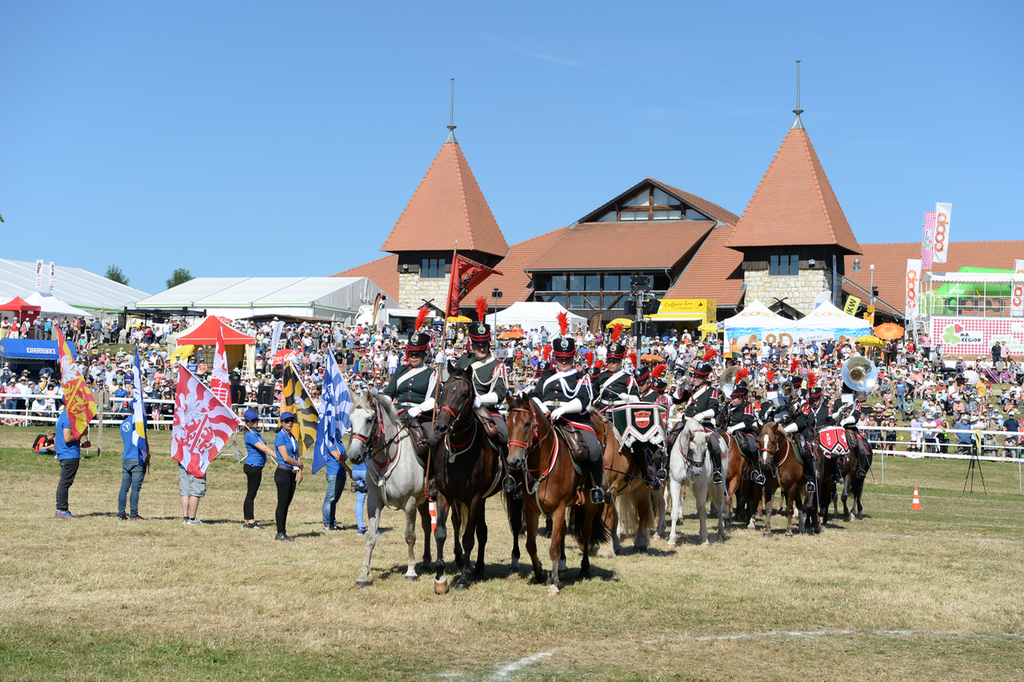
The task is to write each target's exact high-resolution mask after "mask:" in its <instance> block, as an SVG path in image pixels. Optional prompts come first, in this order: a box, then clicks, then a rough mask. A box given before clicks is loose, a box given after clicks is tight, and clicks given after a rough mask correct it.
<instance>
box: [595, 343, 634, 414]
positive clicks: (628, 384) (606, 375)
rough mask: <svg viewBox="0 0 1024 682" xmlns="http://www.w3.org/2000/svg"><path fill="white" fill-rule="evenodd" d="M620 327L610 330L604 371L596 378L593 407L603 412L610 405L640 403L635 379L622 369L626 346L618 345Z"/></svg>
mask: <svg viewBox="0 0 1024 682" xmlns="http://www.w3.org/2000/svg"><path fill="white" fill-rule="evenodd" d="M621 332H622V325H621V324H617V325H615V328H614V329H613V330H612V342H611V343H610V344H608V350H607V353H606V355H605V370H604V371H603V372H601V373H600V374H599V375H598V376H597V383H596V384H595V385H596V386H597V395H596V396H595V398H594V402H595V406H596V407H597V409H599V410H604V409H606V408H608V407H609V406H611V405H622V404H624V403H633V402H639V401H640V388H639V387H638V386H637V384H636V379H635V378H634V377H633V376H632V375H630V374H629V372H627V371H625V370H624V369H622V359H623V358H625V357H626V346H624V345H623V344H621V343H619V334H620V333H621Z"/></svg>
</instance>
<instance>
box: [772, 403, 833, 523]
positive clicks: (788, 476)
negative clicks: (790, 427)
mask: <svg viewBox="0 0 1024 682" xmlns="http://www.w3.org/2000/svg"><path fill="white" fill-rule="evenodd" d="M758 449H759V450H760V452H761V467H762V469H763V470H764V475H765V477H766V478H767V479H768V480H767V482H766V483H765V486H764V492H765V495H764V536H765V537H766V538H769V537H771V535H772V506H773V505H772V498H773V497H774V496H775V489H776V488H779V489H780V490H781V491H782V497H783V499H785V501H786V518H787V519H788V523H787V525H786V537H792V536H793V505H794V504H797V505H799V506H801V508H802V509H803V512H804V516H805V518H807V519H809V520H811V521H812V522H813V525H814V532H815V533H820V532H821V520H820V519H819V517H818V509H817V506H816V505H815V504H813V500H812V498H811V496H810V495H806V491H805V488H804V485H803V475H804V468H803V466H801V464H800V462H798V461H797V458H796V449H795V447H794V446H793V444H792V442H791V441H790V440H789V438H787V437H786V432H785V431H783V429H782V427H781V426H780V425H779V424H777V423H775V422H768V423H767V424H765V425H764V426H763V427H761V433H760V435H759V436H758ZM805 495H806V499H804V496H805ZM805 502H806V503H805Z"/></svg>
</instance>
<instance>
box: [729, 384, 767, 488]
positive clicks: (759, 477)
mask: <svg viewBox="0 0 1024 682" xmlns="http://www.w3.org/2000/svg"><path fill="white" fill-rule="evenodd" d="M741 371H744V370H741ZM748 393H749V389H748V388H747V382H746V381H743V380H742V379H741V380H739V381H737V382H736V387H735V388H733V389H732V394H731V395H730V396H729V408H730V412H729V428H728V429H726V431H727V432H728V433H729V435H731V436H732V437H733V439H734V440H735V441H736V445H738V446H739V448H740V452H742V453H743V456H744V457H746V458H747V461H748V462H749V463H750V465H751V468H752V469H753V470H754V482H755V483H757V484H758V485H764V482H765V478H764V473H762V472H761V460H760V458H759V457H758V456H757V442H756V441H755V440H754V427H755V425H756V421H757V413H756V412H755V411H754V406H753V404H751V403H750V401H748V400H747V394H748Z"/></svg>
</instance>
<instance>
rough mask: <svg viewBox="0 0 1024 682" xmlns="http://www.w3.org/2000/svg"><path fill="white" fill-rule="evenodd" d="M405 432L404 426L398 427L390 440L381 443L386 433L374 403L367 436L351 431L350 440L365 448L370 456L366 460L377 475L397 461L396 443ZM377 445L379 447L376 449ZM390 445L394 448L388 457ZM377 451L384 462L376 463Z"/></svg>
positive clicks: (377, 407)
mask: <svg viewBox="0 0 1024 682" xmlns="http://www.w3.org/2000/svg"><path fill="white" fill-rule="evenodd" d="M405 430H406V429H405V427H404V426H399V427H398V428H397V429H396V430H395V435H394V436H393V437H392V438H390V439H388V440H385V441H384V442H383V443H381V442H380V439H381V438H382V437H386V436H387V433H386V432H385V431H384V420H383V419H382V418H381V414H380V405H377V404H376V403H374V405H373V419H372V420H371V421H370V428H369V431H368V432H367V435H365V436H364V435H363V434H361V433H356V432H355V431H354V430H353V431H352V438H353V439H355V440H357V441H359V442H360V443H362V444H363V447H365V448H366V449H367V450H368V451H369V453H370V456H369V458H367V459H369V461H371V462H373V464H374V465H375V466H376V468H377V472H378V474H379V473H380V472H381V471H383V470H384V469H386V468H387V467H388V466H389V465H391V464H392V463H393V462H394V461H395V460H396V459H398V454H399V452H400V448H399V447H398V442H399V441H400V440H401V439H402V437H403V436H404V435H405V434H403V431H405ZM378 444H379V445H380V447H378ZM392 445H393V446H394V448H395V451H394V454H392V455H390V456H389V455H388V449H389V448H391V446H392ZM377 450H380V451H381V452H383V453H384V457H385V461H384V462H378V461H377Z"/></svg>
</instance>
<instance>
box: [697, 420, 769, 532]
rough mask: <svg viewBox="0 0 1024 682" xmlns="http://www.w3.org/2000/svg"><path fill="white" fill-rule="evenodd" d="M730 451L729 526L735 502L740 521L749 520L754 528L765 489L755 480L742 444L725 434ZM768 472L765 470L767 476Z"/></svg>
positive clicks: (727, 466) (727, 467)
mask: <svg viewBox="0 0 1024 682" xmlns="http://www.w3.org/2000/svg"><path fill="white" fill-rule="evenodd" d="M707 435H708V438H717V437H718V434H717V433H709V434H707ZM722 438H724V439H725V442H726V448H727V452H728V456H727V461H726V464H725V483H726V488H725V511H726V515H727V517H728V524H727V525H728V526H732V514H733V502H734V500H735V502H736V504H735V507H736V513H737V515H738V516H739V521H740V523H743V522H747V529H748V530H754V527H755V526H754V515H755V514H756V513H757V512H759V511H760V503H761V499H762V497H763V495H764V489H763V488H762V487H761V485H760V484H759V483H755V482H754V478H753V473H754V468H753V467H752V466H750V462H748V461H747V458H746V457H744V456H743V453H742V452H741V451H740V444H739V442H737V441H736V439H735V438H733V437H732V436H730V435H729V434H723V435H722ZM767 474H768V472H765V475H766V476H767Z"/></svg>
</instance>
